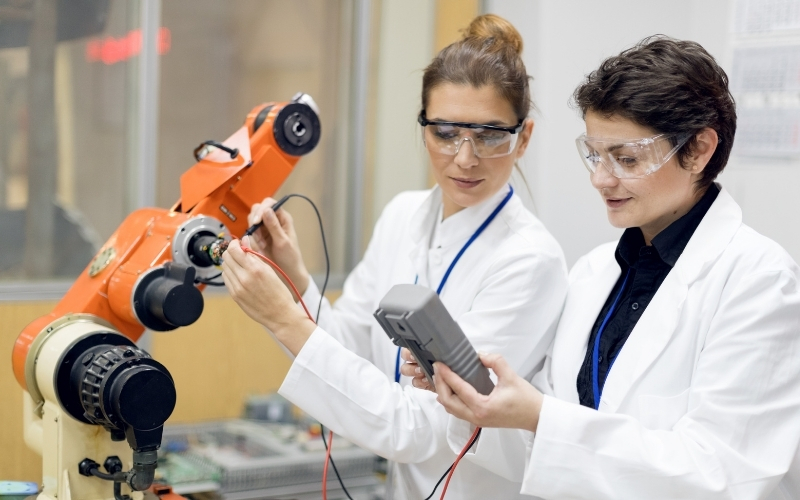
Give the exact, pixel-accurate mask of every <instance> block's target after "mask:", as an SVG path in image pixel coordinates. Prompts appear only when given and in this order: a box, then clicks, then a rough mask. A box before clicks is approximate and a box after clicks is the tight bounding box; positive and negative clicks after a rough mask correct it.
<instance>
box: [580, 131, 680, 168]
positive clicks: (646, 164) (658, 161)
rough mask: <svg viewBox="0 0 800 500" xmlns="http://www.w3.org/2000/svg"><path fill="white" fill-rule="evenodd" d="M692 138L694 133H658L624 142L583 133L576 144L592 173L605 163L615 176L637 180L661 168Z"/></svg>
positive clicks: (584, 162)
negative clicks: (588, 135)
mask: <svg viewBox="0 0 800 500" xmlns="http://www.w3.org/2000/svg"><path fill="white" fill-rule="evenodd" d="M691 137H692V134H659V135H654V136H652V137H645V138H644V139H639V140H636V141H630V142H625V141H624V140H622V139H606V138H601V137H587V135H586V134H581V135H579V136H578V138H577V139H575V145H576V146H577V147H578V152H579V153H580V155H581V159H582V160H583V164H584V165H586V168H587V169H588V170H589V172H591V173H595V172H596V171H597V166H598V165H600V164H602V165H603V166H604V167H605V168H606V170H608V172H609V173H611V175H613V176H614V177H618V178H620V179H636V178H640V177H645V176H647V175H650V174H652V173H653V172H655V171H656V170H658V169H659V168H661V166H662V165H664V164H665V163H666V162H668V161H669V159H670V158H672V157H673V155H675V153H677V152H678V150H679V149H680V148H681V147H682V146H683V145H684V144H686V142H687V141H688V140H689V139H690V138H691ZM673 141H674V142H673ZM673 144H674V146H673Z"/></svg>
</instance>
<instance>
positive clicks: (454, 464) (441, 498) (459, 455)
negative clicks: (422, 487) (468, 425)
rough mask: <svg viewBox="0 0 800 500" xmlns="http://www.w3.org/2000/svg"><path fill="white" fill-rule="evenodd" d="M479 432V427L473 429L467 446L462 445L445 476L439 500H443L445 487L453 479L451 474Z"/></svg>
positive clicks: (445, 491)
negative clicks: (462, 447)
mask: <svg viewBox="0 0 800 500" xmlns="http://www.w3.org/2000/svg"><path fill="white" fill-rule="evenodd" d="M480 430H481V428H480V427H476V428H475V432H473V433H472V436H470V438H469V439H468V440H467V444H465V445H464V449H463V450H461V453H459V454H458V458H456V461H455V462H453V468H452V469H450V474H448V475H447V481H445V482H444V489H443V490H442V496H440V497H439V500H444V495H445V494H446V493H447V485H448V484H450V478H451V477H453V473H454V472H455V471H456V467H457V466H458V462H460V461H461V458H462V457H463V456H464V455H466V454H467V450H469V448H470V445H472V440H473V439H475V436H477V435H478V432H479V431H480Z"/></svg>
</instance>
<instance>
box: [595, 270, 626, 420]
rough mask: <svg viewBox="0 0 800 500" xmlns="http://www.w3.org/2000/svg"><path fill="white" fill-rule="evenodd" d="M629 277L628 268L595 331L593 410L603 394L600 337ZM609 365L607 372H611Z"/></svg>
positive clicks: (597, 405) (597, 406) (615, 308)
mask: <svg viewBox="0 0 800 500" xmlns="http://www.w3.org/2000/svg"><path fill="white" fill-rule="evenodd" d="M630 276H631V268H628V273H627V274H626V275H625V279H624V280H623V281H622V286H621V287H619V293H617V297H616V298H615V299H614V303H613V304H611V309H609V310H608V313H607V314H606V317H605V319H603V323H601V324H600V329H598V330H597V336H596V337H595V338H594V349H593V350H592V394H593V395H594V409H595V410H596V409H598V408H599V407H600V396H601V395H602V394H603V390H602V389H601V388H600V382H599V379H600V374H599V372H600V369H599V365H600V362H599V357H600V337H601V336H602V335H603V330H605V328H606V325H607V324H608V321H609V320H610V319H611V316H612V315H613V314H614V311H616V310H617V305H619V299H620V298H621V297H622V292H624V291H625V285H626V284H627V283H628V278H630ZM611 364H613V361H611V363H610V364H609V367H608V371H609V372H610V371H611ZM606 377H608V373H606Z"/></svg>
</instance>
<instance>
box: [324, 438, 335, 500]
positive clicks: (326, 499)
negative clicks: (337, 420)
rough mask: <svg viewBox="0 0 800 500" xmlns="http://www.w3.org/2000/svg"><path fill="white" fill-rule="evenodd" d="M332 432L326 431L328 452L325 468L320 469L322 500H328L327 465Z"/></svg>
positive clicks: (329, 459) (329, 461)
mask: <svg viewBox="0 0 800 500" xmlns="http://www.w3.org/2000/svg"><path fill="white" fill-rule="evenodd" d="M331 449H333V431H328V451H327V452H326V453H325V467H323V469H322V500H328V464H329V463H331Z"/></svg>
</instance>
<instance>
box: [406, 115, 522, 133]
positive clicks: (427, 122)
mask: <svg viewBox="0 0 800 500" xmlns="http://www.w3.org/2000/svg"><path fill="white" fill-rule="evenodd" d="M417 123H419V124H420V125H422V126H423V127H425V126H427V125H452V126H454V127H461V128H486V129H489V130H499V131H501V132H509V133H511V134H519V133H520V132H521V131H522V129H523V128H524V127H523V125H524V124H525V118H523V119H522V120H520V121H519V123H517V124H516V125H514V126H513V127H501V126H499V125H482V124H480V123H465V122H447V121H437V120H428V118H427V117H426V116H425V111H424V110H423V111H420V113H419V116H417Z"/></svg>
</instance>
